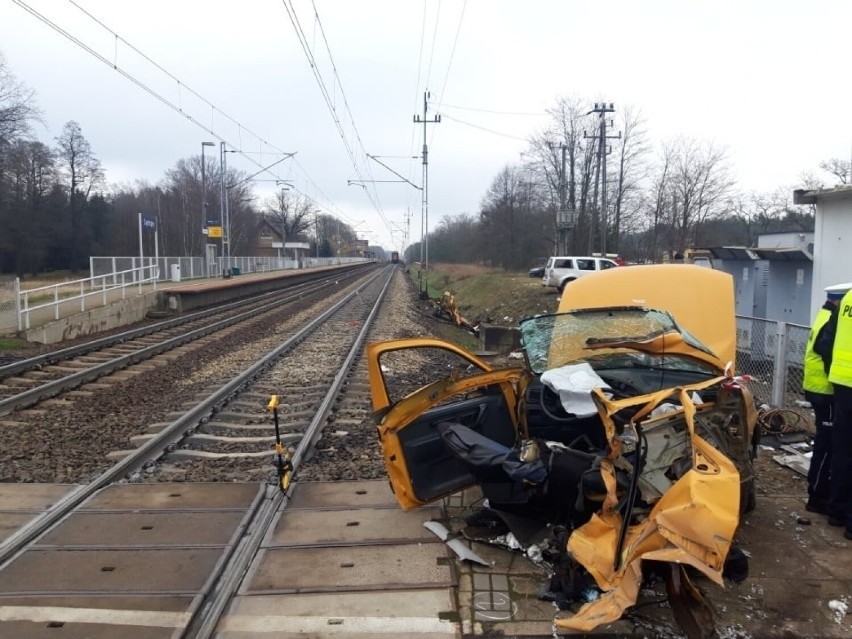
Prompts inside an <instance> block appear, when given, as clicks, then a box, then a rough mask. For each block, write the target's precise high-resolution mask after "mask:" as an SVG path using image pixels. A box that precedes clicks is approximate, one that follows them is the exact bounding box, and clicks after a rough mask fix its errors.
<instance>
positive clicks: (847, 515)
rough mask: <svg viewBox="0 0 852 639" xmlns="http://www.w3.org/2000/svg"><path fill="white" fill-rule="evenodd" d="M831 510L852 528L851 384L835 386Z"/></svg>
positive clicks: (829, 504)
mask: <svg viewBox="0 0 852 639" xmlns="http://www.w3.org/2000/svg"><path fill="white" fill-rule="evenodd" d="M831 446H832V451H831V471H830V472H831V492H830V496H829V501H828V510H829V514H830V515H832V516H833V517H837V518H838V519H841V520H842V521H843V522H844V523H845V524H846V530H848V531H850V532H852V387H849V386H838V385H835V386H834V426H833V427H832V437H831Z"/></svg>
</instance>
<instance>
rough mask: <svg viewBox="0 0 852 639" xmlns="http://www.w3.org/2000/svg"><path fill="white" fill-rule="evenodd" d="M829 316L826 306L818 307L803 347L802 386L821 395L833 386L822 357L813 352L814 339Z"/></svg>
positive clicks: (829, 312) (829, 393)
mask: <svg viewBox="0 0 852 639" xmlns="http://www.w3.org/2000/svg"><path fill="white" fill-rule="evenodd" d="M830 317H831V311H829V310H828V309H827V308H821V309H819V312H818V313H817V316H816V319H815V320H814V323H813V326H811V334H810V335H809V336H808V345H807V346H806V347H805V362H804V367H805V373H804V378H803V379H802V388H804V389H805V390H806V391H810V392H812V393H821V394H822V395H831V394H833V393H834V388H833V387H832V385H831V382H830V381H828V373H826V372H825V365H824V364H823V361H822V357H820V356H819V355H818V354H817V353H815V352H814V341H815V340H816V336H817V334H818V333H819V329H821V328H822V327H823V325H824V324H825V323H826V322H827V321H828V319H829V318H830Z"/></svg>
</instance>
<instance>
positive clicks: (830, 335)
mask: <svg viewBox="0 0 852 639" xmlns="http://www.w3.org/2000/svg"><path fill="white" fill-rule="evenodd" d="M822 307H823V308H825V309H828V310H830V311H831V317H829V318H828V321H827V322H826V323H825V324H823V325H822V328H821V329H819V333H817V336H816V339H815V340H814V353H816V354H817V355H819V356H820V357H822V363H823V366H825V372H826V373H828V372H829V371H830V370H831V353H832V351H833V350H834V336H835V335H836V334H837V315H838V313H839V312H840V311H839V308H840V305H839V304H832V303H831V302H826V303H825V304H823V305H822Z"/></svg>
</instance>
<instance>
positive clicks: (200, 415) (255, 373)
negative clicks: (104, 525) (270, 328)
mask: <svg viewBox="0 0 852 639" xmlns="http://www.w3.org/2000/svg"><path fill="white" fill-rule="evenodd" d="M381 273H382V271H378V272H377V273H376V274H375V275H373V276H371V277H370V278H369V279H368V280H367V281H366V282H364V283H363V284H362V285H361V286H359V287H358V288H356V289H355V290H354V291H352V292H351V293H349V294H348V295H347V296H346V297H344V298H343V299H342V300H340V301H339V302H337V303H336V304H335V305H334V306H332V307H331V308H329V309H327V310H326V311H325V312H324V313H322V314H321V315H319V316H318V317H316V318H315V319H313V320H311V321H310V322H309V323H308V324H306V325H305V326H304V327H303V328H302V329H300V330H299V331H298V332H296V333H295V334H294V335H292V336H291V337H289V338H288V339H287V340H286V341H284V342H283V343H282V344H281V345H279V346H277V347H275V348H274V349H273V350H272V351H270V352H269V353H267V354H266V355H265V356H263V357H262V358H261V359H260V360H258V361H257V362H255V363H254V364H252V365H251V366H250V367H248V368H247V369H246V370H244V371H243V372H242V373H240V374H239V375H237V376H236V377H234V378H233V379H232V380H231V381H229V382H228V383H227V384H225V385H224V386H222V387H221V388H219V389H218V390H216V391H215V392H213V393H211V394H210V395H209V396H207V397H206V398H205V399H204V400H202V401H201V402H199V403H198V404H197V405H196V406H194V407H193V408H191V409H190V410H189V411H187V412H186V413H184V414H183V415H181V416H180V417H179V418H178V419H176V420H175V421H173V422H172V423H171V424H169V425H168V426H167V427H165V428H164V429H163V430H162V431H161V432H160V433H158V434H157V435H155V436H154V437H152V438H151V439H150V440H148V441H147V442H145V443H144V444H142V445H141V446H140V447H139V448H138V449H136V450H134V451H133V452H132V453H130V454H129V455H127V457H125V458H124V459H122V460H121V461H119V462H117V463H116V464H114V465H113V466H111V467H109V468H108V469H107V470H105V471H104V472H103V473H101V474H100V475H98V476H97V477H96V478H94V479H93V480H92V481H91V482H89V483H88V484H86V485H84V486H80V487H78V488H76V489H74V490H72V491H70V492H69V493H67V494H66V495H65V496H63V497H62V498H61V499H59V500H57V502H56V503H54V504H53V505H51V507H50V508H48V509H47V510H46V511H45V512H43V513H41V514H40V515H39V516H37V517H35V518H34V519H32V520H31V521H29V522H28V523H26V524H25V525H23V526H22V527H21V528H19V529H18V530H17V531H16V532H14V533H13V534H12V535H10V536H9V537H7V538H6V539H5V540H4V541H3V542H2V544H0V570H2V569H3V568H4V567H5V565H6V564H7V563H8V562H9V561H10V560H11V559H13V558H14V557H15V556H16V555H17V553H19V552H21V551H22V549H23V548H24V547H25V546H26V545H27V544H29V543H30V542H31V541H33V540H34V539H36V538H37V537H38V536H40V535H41V534H43V533H44V532H46V531H47V530H48V529H49V528H51V527H52V526H54V525H55V524H57V523H58V522H59V521H61V520H62V519H63V518H65V517H66V516H67V515H68V514H69V513H70V512H71V511H72V510H73V509H74V508H76V507H77V506H78V505H80V504H81V503H82V502H84V501H85V500H86V499H88V498H89V497H91V496H92V495H94V494H95V492H97V491H98V490H100V489H101V488H104V487H106V486H108V485H110V484H111V483H113V482H115V481H118V480H120V479H122V478H124V477H126V476H128V475H130V474H132V473H133V472H135V471H137V470H140V469H141V468H143V467H145V466H146V465H147V464H149V463H154V462H155V461H156V460H157V459H158V458H160V457H161V456H162V455H163V454H164V453H165V451H166V449H167V448H169V447H171V446H176V445H177V444H178V443H179V442H180V441H181V440H182V439H183V438H184V437H186V436H188V435H191V434H192V433H193V432H194V431H195V428H196V426H197V425H198V424H200V423H202V420H204V419H207V418H208V417H209V415H210V414H211V413H213V412H215V411H217V410H218V408H219V407H220V406H224V405H226V404H227V403H228V401H229V400H230V398H231V397H232V396H234V395H236V394H237V393H239V392H240V391H242V390H243V388H244V387H245V386H247V385H248V384H249V383H250V382H251V381H252V380H253V379H255V378H257V377H259V376H260V375H261V374H262V373H263V372H264V371H266V370H267V369H268V368H271V367H272V366H273V365H274V364H275V361H276V360H277V359H278V358H279V357H280V356H281V355H282V354H283V353H285V352H286V351H287V350H289V349H290V348H292V347H293V346H295V345H296V344H299V343H300V342H301V341H303V340H304V339H305V337H306V336H307V335H309V334H310V333H312V332H313V331H315V330H317V329H318V328H319V327H320V326H322V325H323V324H324V323H325V322H326V320H327V319H328V318H330V317H331V316H332V315H334V314H335V313H337V312H338V311H339V310H340V309H341V308H343V307H344V306H345V305H346V304H348V303H349V302H350V301H352V300H353V299H355V298H357V297H358V296H359V294H360V292H361V290H362V289H364V288H366V287H367V286H369V285H370V284H371V283H372V282H373V281H374V280H376V279H377V278H378V277H379V276H380V275H381ZM386 287H387V284H386Z"/></svg>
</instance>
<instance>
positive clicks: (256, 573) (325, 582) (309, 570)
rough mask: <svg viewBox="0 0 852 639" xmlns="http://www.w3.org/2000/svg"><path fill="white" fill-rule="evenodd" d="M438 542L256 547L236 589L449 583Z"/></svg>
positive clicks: (369, 587)
mask: <svg viewBox="0 0 852 639" xmlns="http://www.w3.org/2000/svg"><path fill="white" fill-rule="evenodd" d="M453 583H454V577H453V571H452V569H451V567H450V561H449V558H448V557H447V551H446V548H445V547H444V546H443V545H442V544H393V545H381V546H344V547H331V548H271V549H268V550H263V551H261V552H260V553H259V554H258V556H257V558H256V559H255V562H254V564H253V568H252V569H250V572H249V576H248V578H247V579H246V583H245V584H244V585H243V587H242V589H241V591H240V593H241V594H249V593H252V594H255V593H256V594H264V593H284V592H300V593H303V592H335V591H341V592H344V591H347V590H381V591H386V590H399V589H404V588H418V587H424V588H440V587H450V586H452V585H453Z"/></svg>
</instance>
